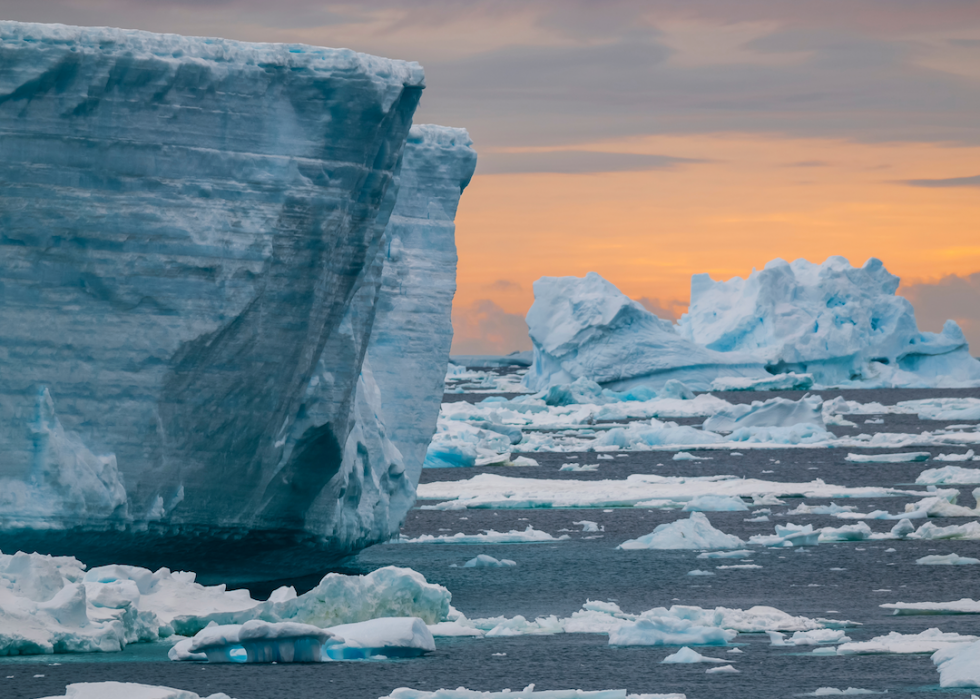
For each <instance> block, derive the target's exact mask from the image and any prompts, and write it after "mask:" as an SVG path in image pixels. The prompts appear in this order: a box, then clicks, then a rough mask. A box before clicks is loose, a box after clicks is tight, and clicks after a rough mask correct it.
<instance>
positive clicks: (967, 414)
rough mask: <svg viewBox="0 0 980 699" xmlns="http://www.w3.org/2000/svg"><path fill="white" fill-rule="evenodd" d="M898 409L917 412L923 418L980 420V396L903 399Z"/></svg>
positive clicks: (898, 404) (951, 420)
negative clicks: (979, 397)
mask: <svg viewBox="0 0 980 699" xmlns="http://www.w3.org/2000/svg"><path fill="white" fill-rule="evenodd" d="M895 407H896V408H897V409H898V410H902V411H903V412H910V413H915V414H917V415H918V416H919V417H920V418H921V419H923V420H948V421H950V422H954V421H957V420H980V399H978V398H925V399H922V400H903V401H900V402H899V403H897V404H896V405H895Z"/></svg>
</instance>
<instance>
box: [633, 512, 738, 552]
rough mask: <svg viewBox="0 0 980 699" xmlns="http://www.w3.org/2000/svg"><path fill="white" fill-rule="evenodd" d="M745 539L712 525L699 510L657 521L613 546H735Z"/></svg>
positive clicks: (676, 547)
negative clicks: (684, 516)
mask: <svg viewBox="0 0 980 699" xmlns="http://www.w3.org/2000/svg"><path fill="white" fill-rule="evenodd" d="M744 545H745V542H744V541H742V540H741V539H739V538H738V537H737V536H734V535H732V534H725V533H724V532H721V531H718V530H717V529H715V528H714V527H712V526H711V522H709V521H708V518H707V517H705V516H704V514H703V513H701V512H692V513H691V517H690V518H689V519H679V520H677V521H676V522H671V523H669V524H661V525H658V526H657V528H656V529H654V530H653V531H652V532H651V533H650V534H647V535H646V536H641V537H640V538H638V539H630V540H628V541H624V542H623V543H621V544H620V545H619V546H617V547H616V548H618V549H623V550H626V551H630V550H637V549H737V548H739V547H740V546H744Z"/></svg>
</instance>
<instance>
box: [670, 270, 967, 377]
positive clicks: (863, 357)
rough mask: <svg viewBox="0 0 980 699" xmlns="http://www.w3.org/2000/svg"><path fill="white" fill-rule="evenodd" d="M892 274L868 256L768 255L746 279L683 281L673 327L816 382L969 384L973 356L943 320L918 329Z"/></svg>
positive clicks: (688, 336)
mask: <svg viewBox="0 0 980 699" xmlns="http://www.w3.org/2000/svg"><path fill="white" fill-rule="evenodd" d="M898 285H899V279H898V277H896V276H894V275H892V274H890V273H889V272H888V271H887V270H886V269H885V267H884V265H883V264H882V263H881V261H880V260H877V259H875V258H871V259H869V260H868V261H867V262H866V263H865V264H864V266H863V267H860V268H858V267H852V266H851V264H850V263H849V262H848V261H847V260H846V259H844V258H843V257H830V258H828V259H827V260H826V261H825V262H824V263H823V264H813V263H811V262H808V261H807V260H802V259H801V260H796V261H794V262H792V263H788V262H785V261H784V260H779V259H777V260H773V261H772V262H770V263H769V264H767V265H766V266H765V268H764V269H763V270H761V271H755V270H753V272H752V274H751V275H749V277H748V278H746V279H742V278H740V277H734V278H733V279H730V280H728V281H718V282H716V281H713V280H712V279H711V278H710V277H709V276H708V275H706V274H696V275H694V276H693V277H692V279H691V305H690V307H689V309H688V312H687V313H686V314H684V315H683V316H682V317H681V318H680V320H679V321H678V322H677V332H678V334H679V335H680V336H681V337H683V338H685V339H687V340H689V341H691V342H694V343H696V344H698V345H700V346H702V347H704V348H705V349H708V350H712V351H715V352H721V353H730V354H731V355H732V356H733V357H735V356H737V357H744V356H746V355H749V356H752V357H755V358H756V360H757V361H760V362H762V363H763V364H764V365H765V367H766V368H767V369H768V370H769V371H770V372H771V373H773V374H781V373H786V372H795V373H797V374H810V375H812V376H813V379H814V381H815V382H816V383H817V384H818V385H823V386H841V385H845V386H846V385H864V386H882V387H891V386H907V387H914V386H921V387H928V386H975V385H978V384H980V362H977V360H976V359H974V358H973V357H972V356H971V355H970V351H969V347H968V345H967V341H966V338H965V337H964V336H963V332H962V331H961V330H960V328H959V326H957V325H956V323H955V322H953V321H951V320H949V321H946V325H945V326H944V327H943V330H942V332H941V333H938V334H937V333H928V332H920V331H919V330H918V327H917V326H916V322H915V313H914V310H913V308H912V304H911V303H909V302H908V301H907V300H906V299H904V298H902V297H901V296H896V295H895V291H896V290H897V289H898Z"/></svg>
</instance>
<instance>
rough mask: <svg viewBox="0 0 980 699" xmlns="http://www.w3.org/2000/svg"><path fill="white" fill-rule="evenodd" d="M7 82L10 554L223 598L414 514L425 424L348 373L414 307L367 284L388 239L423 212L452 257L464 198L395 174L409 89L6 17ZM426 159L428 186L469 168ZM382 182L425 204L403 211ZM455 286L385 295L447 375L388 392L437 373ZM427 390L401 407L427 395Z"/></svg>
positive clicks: (225, 45)
mask: <svg viewBox="0 0 980 699" xmlns="http://www.w3.org/2000/svg"><path fill="white" fill-rule="evenodd" d="M0 64H2V65H3V66H4V70H3V71H0V134H2V137H0V244H2V245H3V253H4V254H3V256H2V257H0V323H2V325H3V327H4V332H3V333H2V336H0V358H2V362H3V364H4V365H6V366H7V367H8V369H7V370H5V371H3V372H2V373H0V453H2V454H3V459H2V460H0V493H2V494H0V525H2V526H3V528H4V530H5V535H4V538H5V542H6V543H5V548H14V547H22V548H27V549H28V550H42V551H45V550H46V551H50V552H52V553H72V554H77V555H83V556H85V557H87V558H88V559H89V560H90V561H92V562H93V563H98V562H101V561H103V560H109V557H112V558H113V559H115V560H120V559H122V560H125V561H127V562H131V563H137V564H143V565H148V566H152V567H155V566H157V565H162V564H165V565H169V566H171V567H188V568H194V567H196V568H198V569H200V570H202V571H203V572H204V573H205V575H204V576H203V577H205V578H207V573H209V572H212V573H214V574H216V575H223V576H224V577H226V579H228V580H233V579H234V578H235V576H236V575H241V574H242V572H243V570H245V569H248V568H249V567H250V562H252V563H254V564H255V566H259V565H260V562H262V563H261V565H265V566H266V568H267V569H266V570H260V569H259V568H256V567H252V568H251V570H250V571H249V572H248V573H247V575H249V576H252V577H255V576H263V575H267V574H269V573H273V572H274V573H276V574H279V575H285V574H293V573H297V572H300V571H302V570H316V569H322V568H323V567H325V565H326V564H327V563H329V561H330V559H331V558H332V557H336V556H339V555H343V554H346V553H349V552H350V551H352V550H355V549H356V548H358V547H361V546H364V545H367V544H369V543H372V542H374V541H377V540H380V539H384V538H387V536H388V535H389V534H390V533H391V531H393V527H397V525H398V523H399V520H400V518H401V517H402V516H403V514H404V512H403V510H404V509H406V508H407V506H406V505H405V503H406V502H410V501H411V498H412V497H413V494H414V481H413V480H412V474H411V472H410V470H406V468H407V466H409V465H410V463H411V457H410V456H409V458H408V459H407V460H406V458H405V457H403V456H402V454H400V453H399V447H400V446H402V444H407V442H406V438H405V437H404V436H402V437H399V435H400V434H401V435H404V434H408V433H410V432H411V430H412V429H419V430H422V431H424V430H425V429H426V427H425V425H426V424H427V420H426V418H425V415H427V413H426V411H425V410H421V409H420V411H419V412H418V414H413V413H411V412H406V411H404V410H399V409H397V408H396V406H397V405H402V404H404V402H405V396H404V395H401V396H400V397H399V398H398V399H397V400H394V401H392V402H391V404H390V407H389V401H388V400H387V397H386V396H383V395H381V392H383V391H385V390H389V391H396V390H398V389H396V387H395V384H394V383H393V382H392V380H391V378H390V377H388V376H386V375H385V376H382V375H381V374H380V372H375V373H373V372H371V370H370V366H368V365H365V362H364V360H365V357H366V356H367V355H368V354H369V353H371V354H372V357H373V356H374V355H377V356H378V358H379V361H384V359H385V358H386V357H387V356H389V355H387V354H386V353H385V351H384V350H383V349H381V347H383V346H385V345H386V344H387V345H389V346H394V345H395V344H396V343H395V342H394V341H393V340H392V339H391V337H392V336H393V335H395V334H397V333H399V332H401V330H400V329H399V328H397V327H396V324H394V323H393V322H392V321H391V320H381V319H380V316H379V315H378V313H379V312H378V309H379V308H383V307H385V304H386V303H391V304H394V303H395V302H396V301H397V299H395V298H394V297H396V296H398V294H399V293H400V294H403V295H404V296H405V297H406V298H407V299H408V298H409V297H412V294H413V293H414V291H419V292H425V293H429V290H428V288H427V287H426V286H424V285H420V284H419V283H418V281H417V280H414V281H412V282H410V283H406V284H405V285H404V286H403V288H401V289H400V290H399V291H398V292H397V293H395V292H392V291H383V290H382V289H383V287H385V284H384V280H386V279H389V278H393V275H394V277H397V276H398V274H399V272H398V267H399V265H400V264H401V263H400V262H399V261H398V259H396V258H393V257H391V255H390V249H389V248H390V246H389V245H388V244H387V242H386V241H388V240H392V241H394V240H395V239H400V237H401V236H402V234H401V233H399V232H398V231H394V232H393V233H392V235H391V236H389V237H387V238H386V236H385V229H386V227H387V226H388V224H389V216H390V214H391V212H392V210H393V209H395V210H398V207H403V208H405V209H406V213H404V214H401V216H404V217H409V218H410V217H412V216H415V215H416V214H415V213H414V210H413V209H412V206H414V205H416V204H418V203H419V202H422V201H424V210H425V211H426V212H427V213H428V218H431V219H435V220H436V224H435V229H436V230H438V232H439V235H438V236H437V237H438V238H439V240H438V242H435V243H433V247H434V249H435V250H436V251H437V252H438V253H439V254H443V255H444V254H446V250H448V249H449V248H451V247H452V242H451V216H452V213H454V211H455V202H456V200H458V197H459V191H460V188H461V185H462V184H463V183H465V181H467V180H468V179H469V175H460V176H459V177H458V179H457V181H456V190H455V199H454V198H453V196H452V188H451V187H449V186H448V184H446V183H448V182H449V181H450V180H451V179H452V178H451V177H449V176H448V175H447V176H445V177H443V180H445V182H442V180H440V177H442V175H440V174H438V173H436V174H433V173H423V171H424V167H422V168H420V169H419V173H417V174H414V175H413V174H412V173H413V172H414V166H413V165H412V163H413V162H415V161H413V160H412V156H406V159H405V161H404V163H403V161H402V156H403V148H404V146H405V142H406V139H407V138H408V134H409V127H410V125H411V118H412V114H413V113H414V110H415V107H416V105H417V102H418V99H419V96H420V93H421V90H422V88H423V84H424V78H423V74H422V70H421V68H420V67H419V66H418V65H417V64H412V63H404V62H400V61H391V60H387V59H381V58H375V57H371V56H365V55H362V54H357V53H354V52H351V51H346V50H333V49H321V48H314V47H308V46H298V45H258V44H243V43H238V42H232V41H224V40H219V39H194V38H184V37H177V36H162V35H154V34H149V33H145V32H133V31H123V30H114V29H86V28H75V27H65V26H60V25H32V24H19V23H13V22H0ZM439 133H441V132H439ZM422 141H425V138H422ZM414 145H418V146H420V148H421V149H422V150H424V147H422V146H423V143H422V142H421V141H420V142H419V143H417V144H414ZM432 147H433V149H434V150H433V151H432V154H431V157H430V159H429V161H427V162H429V163H430V164H431V162H434V161H437V160H438V158H439V155H440V154H441V153H443V152H445V153H448V156H449V157H450V158H455V157H457V156H459V157H461V158H462V159H463V160H465V161H467V162H470V165H472V160H473V158H474V157H475V156H474V155H473V153H472V150H469V149H466V150H467V152H466V153H465V154H463V155H460V153H459V152H458V151H460V149H464V148H465V146H463V145H462V144H460V145H459V146H458V147H457V150H456V151H454V150H453V149H452V148H448V147H447V148H443V150H441V151H440V150H439V148H442V146H435V145H433V146H432ZM423 160H424V159H423ZM454 162H455V161H454ZM400 167H401V169H402V174H401V177H402V179H404V180H406V182H408V181H415V182H418V183H419V184H417V185H416V187H417V191H415V192H414V193H412V194H411V196H407V197H406V198H405V199H404V201H402V200H401V198H400V197H399V195H398V188H397V183H396V177H397V176H398V171H399V168H400ZM443 167H444V169H445V170H447V171H448V170H452V169H453V168H454V167H457V165H456V164H451V165H445V166H443ZM457 169H461V170H465V167H459V168H457ZM470 172H472V167H470ZM413 177H414V178H415V180H413V179H412V178H413ZM427 178H428V180H427ZM427 181H431V182H432V183H435V182H436V181H439V182H442V184H446V186H444V187H442V189H440V190H439V191H436V192H432V193H429V194H427V193H426V191H425V188H426V187H427V186H428V184H426V182H427ZM440 186H441V185H440ZM450 200H452V202H451V205H450V203H449V201H450ZM440 207H441V213H442V214H443V218H439V217H438V216H433V215H432V212H433V211H438V210H440ZM447 217H448V218H447ZM397 220H398V219H396V221H397ZM447 222H448V223H447ZM425 225H426V224H424V223H423V222H422V220H421V218H420V220H419V221H418V222H417V226H418V228H419V230H421V229H422V228H424V227H425ZM447 230H448V231H449V235H450V238H449V241H448V242H447V240H446V231H447ZM419 236H420V239H419V241H418V243H413V244H412V245H415V246H416V248H417V249H416V250H415V251H414V252H413V253H412V254H410V255H407V257H409V258H411V259H416V258H418V257H419V256H423V255H424V250H423V248H424V246H425V245H427V244H428V242H427V241H426V240H425V236H424V235H422V234H421V233H419ZM409 247H410V246H409ZM413 255H414V256H415V257H413ZM409 266H410V267H411V265H409ZM453 272H454V270H453V269H448V270H446V271H441V272H440V273H439V275H438V277H436V281H438V284H437V286H438V287H439V289H440V291H439V292H438V293H434V292H433V295H432V296H431V298H429V299H428V300H427V299H416V300H414V301H413V300H407V301H405V300H403V301H402V303H403V304H405V303H407V304H408V306H411V305H412V304H413V303H414V304H415V305H416V306H417V307H419V308H424V309H425V311H426V312H427V313H429V314H430V315H431V316H432V317H435V316H438V315H439V313H440V312H441V309H442V308H443V307H445V309H446V310H445V317H444V318H443V324H442V326H439V325H438V324H437V323H430V324H429V326H428V329H429V331H430V333H431V336H429V337H423V333H422V332H421V330H418V331H417V332H416V333H415V335H412V342H414V343H415V345H416V346H418V347H419V348H421V347H422V346H423V345H424V346H425V347H427V348H429V349H430V350H431V355H430V358H429V359H428V361H431V362H433V366H436V365H438V366H437V368H432V367H430V366H428V364H426V365H424V366H423V367H422V368H421V370H420V371H419V370H416V371H412V372H402V374H401V375H402V377H404V378H405V380H406V381H414V380H415V376H416V375H417V374H419V373H421V374H422V375H423V376H424V375H426V372H428V371H429V370H430V369H431V370H432V371H434V372H437V373H439V374H440V378H441V374H442V373H443V372H444V371H445V361H444V359H445V357H444V356H443V354H446V353H448V340H446V327H448V318H449V312H448V301H446V299H445V296H446V291H445V290H446V289H450V291H449V300H450V301H451V294H452V291H451V287H452V285H453V281H452V275H453ZM408 276H411V274H409V275H408ZM386 299H387V300H386ZM384 315H385V314H384V313H381V316H384ZM375 332H377V340H374V343H375V344H376V345H377V346H378V348H379V349H378V350H377V351H375V352H373V353H372V352H369V346H370V345H371V343H372V337H373V334H374V333H375ZM386 333H387V335H386ZM385 337H387V338H388V339H387V340H386V341H384V342H382V339H383V338H385ZM442 344H446V349H447V352H446V353H443V354H440V351H441V350H440V348H441V347H442ZM422 356H424V352H423V351H422V350H421V349H419V351H418V352H417V353H416V358H419V361H421V359H420V358H421V357H422ZM379 361H375V362H374V363H375V364H376V365H377V364H378V363H379ZM362 366H363V367H364V371H362ZM423 384H424V382H423V383H421V384H419V387H418V388H415V387H412V388H410V389H405V390H406V391H409V392H411V391H417V393H418V395H420V396H421V395H423V394H424V397H425V400H429V396H428V393H427V391H428V390H429V389H428V388H426V387H424V385H423ZM439 393H440V394H441V384H440V386H439ZM436 400H438V398H436ZM423 402H425V401H423ZM436 410H437V408H436ZM385 411H387V412H385ZM402 419H409V420H417V422H416V423H415V424H412V425H403V424H399V423H398V421H399V420H402ZM434 420H435V417H434V413H433V416H432V418H431V421H432V422H433V423H434ZM430 434H431V429H430ZM389 435H390V436H389ZM421 438H422V437H418V436H416V437H415V439H421ZM425 439H426V440H427V439H428V436H425ZM399 440H401V443H400V442H399ZM408 441H411V439H408ZM409 452H411V449H407V448H406V453H409ZM396 502H397V503H399V504H398V505H397V507H396V509H395V510H394V511H393V512H389V509H388V508H389V507H391V506H392V503H396ZM93 530H96V531H100V532H102V533H101V534H100V535H99V536H92V535H91V534H90V533H89V532H91V531H93ZM226 563H227V565H226Z"/></svg>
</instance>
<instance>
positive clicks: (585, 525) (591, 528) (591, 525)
mask: <svg viewBox="0 0 980 699" xmlns="http://www.w3.org/2000/svg"><path fill="white" fill-rule="evenodd" d="M572 524H576V525H578V526H580V527H582V531H583V532H601V531H605V527H600V526H599V525H598V523H596V522H592V521H589V520H587V519H583V520H579V521H578V522H572Z"/></svg>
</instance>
